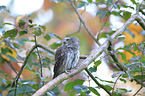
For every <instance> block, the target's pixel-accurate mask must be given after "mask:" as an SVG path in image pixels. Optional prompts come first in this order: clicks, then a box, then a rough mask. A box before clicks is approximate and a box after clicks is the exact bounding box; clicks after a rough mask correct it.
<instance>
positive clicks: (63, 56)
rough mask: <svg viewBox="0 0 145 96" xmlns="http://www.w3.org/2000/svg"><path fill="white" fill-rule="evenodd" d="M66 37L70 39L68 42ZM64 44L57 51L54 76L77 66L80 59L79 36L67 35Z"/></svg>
mask: <svg viewBox="0 0 145 96" xmlns="http://www.w3.org/2000/svg"><path fill="white" fill-rule="evenodd" d="M66 39H69V41H68V42H67V41H66ZM63 42H64V44H62V45H61V46H60V47H59V48H58V49H57V50H56V52H55V66H54V76H53V78H55V77H57V76H58V75H59V74H61V73H63V72H65V71H67V70H70V69H72V68H75V67H76V65H77V62H78V60H79V48H80V42H79V39H78V38H77V37H66V38H64V40H63Z"/></svg>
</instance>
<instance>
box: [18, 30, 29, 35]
mask: <svg viewBox="0 0 145 96" xmlns="http://www.w3.org/2000/svg"><path fill="white" fill-rule="evenodd" d="M27 33H28V32H27V31H19V34H20V36H22V35H24V34H27Z"/></svg>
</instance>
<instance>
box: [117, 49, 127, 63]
mask: <svg viewBox="0 0 145 96" xmlns="http://www.w3.org/2000/svg"><path fill="white" fill-rule="evenodd" d="M117 54H120V55H121V58H122V60H124V61H125V63H126V64H127V63H128V61H127V60H126V55H125V54H124V53H121V52H119V51H118V52H117Z"/></svg>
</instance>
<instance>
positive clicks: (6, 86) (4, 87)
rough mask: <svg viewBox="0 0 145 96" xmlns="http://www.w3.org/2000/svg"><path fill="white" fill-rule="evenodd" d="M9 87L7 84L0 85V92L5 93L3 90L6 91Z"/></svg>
mask: <svg viewBox="0 0 145 96" xmlns="http://www.w3.org/2000/svg"><path fill="white" fill-rule="evenodd" d="M10 86H11V85H10V84H9V85H4V84H1V86H0V90H1V91H5V90H7V89H8V88H9V87H10Z"/></svg>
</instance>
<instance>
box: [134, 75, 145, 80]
mask: <svg viewBox="0 0 145 96" xmlns="http://www.w3.org/2000/svg"><path fill="white" fill-rule="evenodd" d="M144 77H145V75H136V76H134V78H135V79H137V80H141V79H144Z"/></svg>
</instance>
